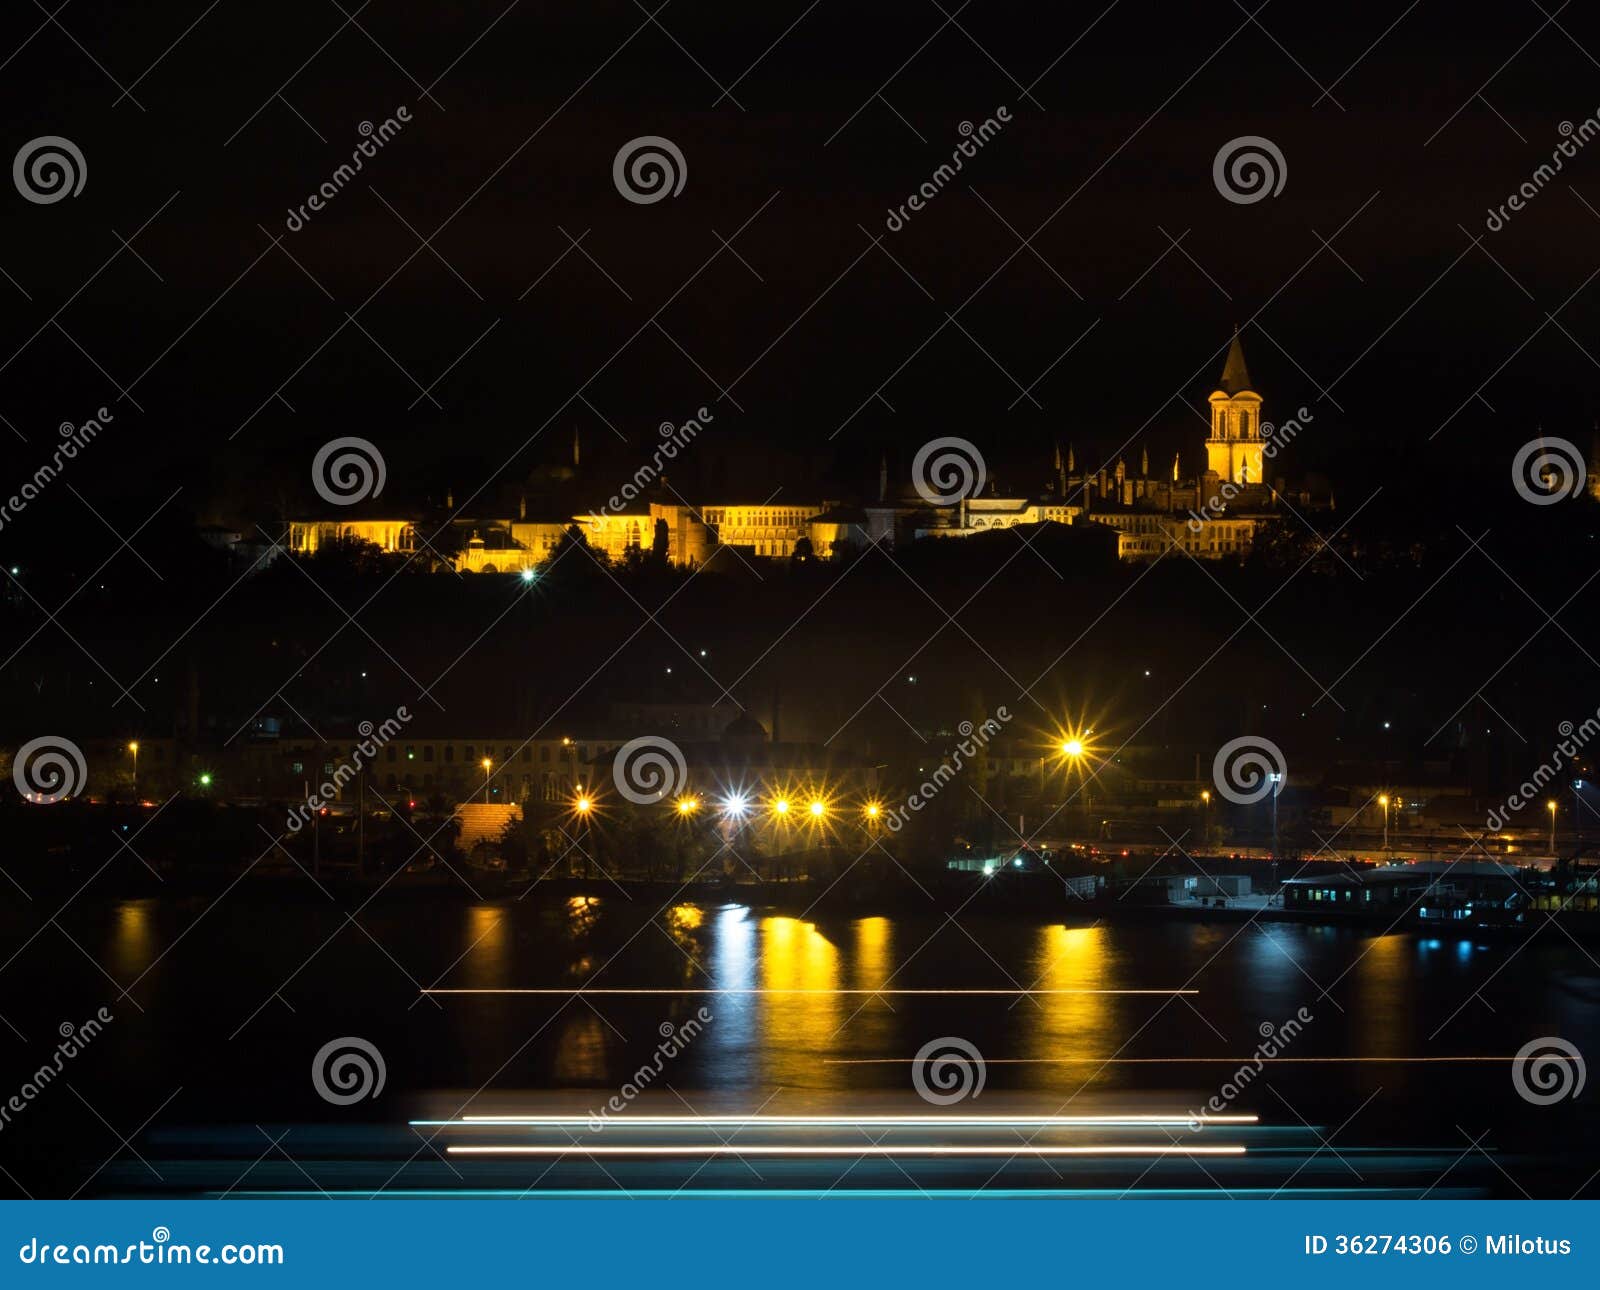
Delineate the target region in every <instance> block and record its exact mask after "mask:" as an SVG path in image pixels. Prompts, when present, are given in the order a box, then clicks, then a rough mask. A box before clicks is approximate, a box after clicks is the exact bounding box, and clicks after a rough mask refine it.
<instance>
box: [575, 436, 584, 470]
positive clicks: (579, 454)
mask: <svg viewBox="0 0 1600 1290" xmlns="http://www.w3.org/2000/svg"><path fill="white" fill-rule="evenodd" d="M582 433H583V432H582V431H581V430H579V429H578V427H577V426H573V427H572V468H573V469H574V470H577V469H578V467H579V466H581V465H582V464H583V445H582V443H581V442H580V440H579V436H580V435H581V434H582Z"/></svg>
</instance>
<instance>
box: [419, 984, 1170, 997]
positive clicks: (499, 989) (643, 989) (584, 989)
mask: <svg viewBox="0 0 1600 1290" xmlns="http://www.w3.org/2000/svg"><path fill="white" fill-rule="evenodd" d="M422 993H423V994H535V995H538V994H544V995H568V996H576V995H585V994H637V995H653V994H752V995H760V994H819V995H836V994H866V995H872V994H893V995H913V994H925V995H963V994H982V995H1003V996H1007V997H1010V996H1016V997H1019V998H1020V997H1024V996H1028V995H1051V994H1159V995H1169V996H1170V995H1180V994H1199V993H1200V991H1198V990H1184V989H1179V990H1021V989H1016V990H1003V989H992V990H991V989H951V990H946V989H899V988H893V987H888V986H885V987H884V988H883V989H881V990H871V989H838V990H835V989H831V988H829V987H826V986H817V987H814V988H811V987H795V988H793V989H788V988H781V987H780V988H772V989H766V988H757V987H749V988H744V987H733V986H637V987H636V986H571V987H540V988H532V987H526V986H479V987H470V988H469V987H461V988H454V989H427V990H423V991H422Z"/></svg>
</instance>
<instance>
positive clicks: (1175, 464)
mask: <svg viewBox="0 0 1600 1290" xmlns="http://www.w3.org/2000/svg"><path fill="white" fill-rule="evenodd" d="M1172 482H1173V483H1174V484H1176V483H1177V482H1178V454H1177V453H1173V454H1172Z"/></svg>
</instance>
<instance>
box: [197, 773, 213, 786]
mask: <svg viewBox="0 0 1600 1290" xmlns="http://www.w3.org/2000/svg"><path fill="white" fill-rule="evenodd" d="M200 787H201V788H210V787H211V776H210V775H202V776H200Z"/></svg>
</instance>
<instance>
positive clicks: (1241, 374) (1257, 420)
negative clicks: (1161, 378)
mask: <svg viewBox="0 0 1600 1290" xmlns="http://www.w3.org/2000/svg"><path fill="white" fill-rule="evenodd" d="M1210 403H1211V437H1210V438H1208V439H1207V440H1206V466H1207V468H1208V469H1209V470H1212V471H1214V472H1216V474H1217V475H1218V477H1219V478H1221V479H1223V480H1225V481H1228V482H1231V483H1235V484H1259V483H1262V482H1263V479H1262V463H1261V446H1262V443H1263V440H1262V437H1261V396H1260V395H1259V394H1257V393H1256V392H1255V390H1254V389H1252V388H1251V385H1250V371H1249V369H1248V368H1247V367H1245V365H1244V348H1243V346H1241V345H1240V344H1239V332H1238V330H1237V329H1235V330H1234V333H1233V344H1232V345H1230V346H1229V347H1228V361H1227V362H1226V363H1224V364H1223V367H1222V380H1221V381H1220V382H1219V384H1218V386H1217V388H1216V390H1214V391H1213V392H1212V394H1211V398H1210Z"/></svg>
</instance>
